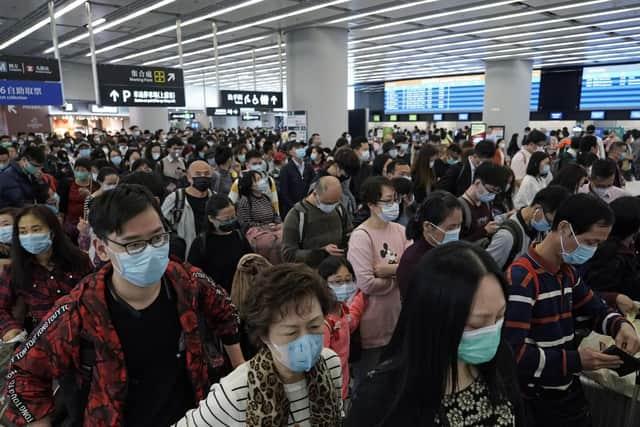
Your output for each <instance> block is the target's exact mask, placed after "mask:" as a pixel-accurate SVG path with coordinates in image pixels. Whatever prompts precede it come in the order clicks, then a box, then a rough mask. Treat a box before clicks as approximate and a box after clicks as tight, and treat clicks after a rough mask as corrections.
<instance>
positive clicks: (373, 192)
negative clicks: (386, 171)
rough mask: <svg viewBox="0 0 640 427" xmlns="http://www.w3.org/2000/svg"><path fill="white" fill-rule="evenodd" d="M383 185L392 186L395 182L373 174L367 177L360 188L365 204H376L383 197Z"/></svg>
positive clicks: (362, 200)
mask: <svg viewBox="0 0 640 427" xmlns="http://www.w3.org/2000/svg"><path fill="white" fill-rule="evenodd" d="M382 187H391V188H393V184H392V183H391V181H389V180H388V179H387V178H385V177H383V176H371V177H369V178H367V179H366V180H365V181H364V182H363V183H362V187H361V189H360V201H361V203H362V204H363V205H365V206H367V205H368V204H372V205H375V204H376V203H378V201H380V197H382Z"/></svg>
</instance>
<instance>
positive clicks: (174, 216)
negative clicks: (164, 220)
mask: <svg viewBox="0 0 640 427" xmlns="http://www.w3.org/2000/svg"><path fill="white" fill-rule="evenodd" d="M184 192H185V190H184V188H180V189H178V190H176V200H175V202H174V204H173V209H171V225H172V226H173V227H175V226H176V225H178V223H179V222H180V220H181V219H182V214H183V213H184V206H185V204H186V202H185V197H186V196H185V194H184Z"/></svg>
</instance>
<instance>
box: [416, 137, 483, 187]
mask: <svg viewBox="0 0 640 427" xmlns="http://www.w3.org/2000/svg"><path fill="white" fill-rule="evenodd" d="M437 155H438V149H437V148H436V147H435V146H433V145H431V144H427V145H425V146H424V147H422V148H421V149H420V151H418V157H417V158H416V160H415V162H414V163H413V167H412V168H411V176H412V177H413V181H414V183H415V186H416V188H417V189H423V190H425V192H427V193H428V192H429V191H431V187H432V186H433V185H435V180H436V174H435V171H434V170H433V168H431V167H429V164H430V162H431V158H432V157H434V156H437ZM492 157H493V156H492Z"/></svg>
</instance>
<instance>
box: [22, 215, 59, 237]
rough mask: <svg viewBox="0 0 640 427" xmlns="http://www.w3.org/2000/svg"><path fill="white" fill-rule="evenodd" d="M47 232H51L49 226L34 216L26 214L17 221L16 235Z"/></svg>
mask: <svg viewBox="0 0 640 427" xmlns="http://www.w3.org/2000/svg"><path fill="white" fill-rule="evenodd" d="M49 232H51V229H50V228H49V226H48V225H47V224H46V223H45V222H43V221H41V220H40V218H38V217H36V216H35V215H32V214H26V215H24V216H23V217H21V218H20V219H19V220H18V233H20V235H21V236H26V235H27V234H37V233H49Z"/></svg>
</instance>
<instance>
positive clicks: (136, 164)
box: [131, 157, 153, 171]
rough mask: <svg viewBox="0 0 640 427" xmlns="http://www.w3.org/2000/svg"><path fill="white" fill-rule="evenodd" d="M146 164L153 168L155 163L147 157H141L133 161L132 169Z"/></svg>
mask: <svg viewBox="0 0 640 427" xmlns="http://www.w3.org/2000/svg"><path fill="white" fill-rule="evenodd" d="M144 165H146V166H148V167H149V169H151V170H153V165H152V164H151V162H150V161H149V160H147V159H145V158H144V157H140V158H139V159H138V160H136V161H135V162H133V164H132V165H131V170H132V171H135V170H137V169H138V168H139V167H140V166H144Z"/></svg>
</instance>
